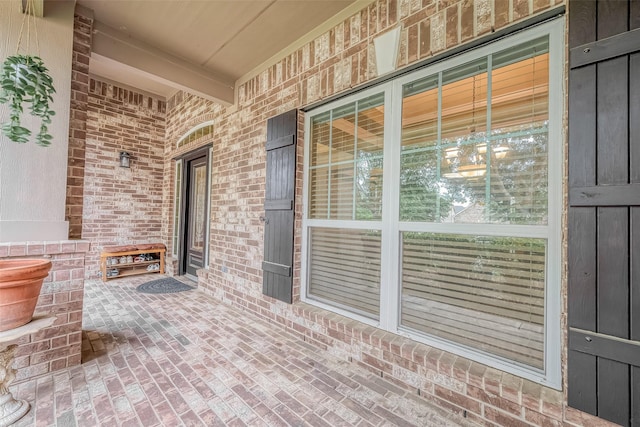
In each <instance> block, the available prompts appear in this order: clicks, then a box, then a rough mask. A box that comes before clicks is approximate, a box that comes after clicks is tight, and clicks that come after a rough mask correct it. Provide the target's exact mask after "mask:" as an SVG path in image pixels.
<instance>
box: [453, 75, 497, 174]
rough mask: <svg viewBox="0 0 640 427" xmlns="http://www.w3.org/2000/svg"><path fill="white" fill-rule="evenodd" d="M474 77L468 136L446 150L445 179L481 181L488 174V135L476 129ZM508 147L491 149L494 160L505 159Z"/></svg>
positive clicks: (474, 78)
mask: <svg viewBox="0 0 640 427" xmlns="http://www.w3.org/2000/svg"><path fill="white" fill-rule="evenodd" d="M477 76H478V75H477V74H476V75H474V76H473V81H472V85H473V89H472V105H471V124H470V125H469V126H468V128H467V135H466V136H465V137H464V138H461V139H459V140H458V141H457V143H456V146H454V147H450V148H446V149H445V150H444V161H445V164H444V165H443V166H445V170H448V171H449V172H448V173H444V174H443V176H444V177H445V178H450V179H452V178H453V179H455V178H464V179H480V178H482V177H484V176H485V175H486V173H487V142H486V134H485V133H483V132H477V129H476V78H477ZM508 150H509V148H508V147H506V146H503V145H497V146H492V147H491V153H489V154H490V155H492V158H494V159H498V160H499V159H504V158H505V157H506V155H507V151H508Z"/></svg>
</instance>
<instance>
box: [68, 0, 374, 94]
mask: <svg viewBox="0 0 640 427" xmlns="http://www.w3.org/2000/svg"><path fill="white" fill-rule="evenodd" d="M370 2H371V0H208V1H205V0H197V1H196V0H185V1H183V0H129V1H126V0H123V1H113V0H78V2H77V3H78V4H79V5H80V6H82V7H84V8H87V9H90V10H91V11H93V16H94V19H95V21H94V35H93V47H92V50H93V52H92V57H91V64H90V72H91V74H93V75H97V76H100V77H104V78H107V79H109V80H113V81H116V82H119V83H124V84H126V85H129V86H133V87H136V88H139V89H142V90H145V91H148V92H152V93H156V94H158V95H161V96H165V97H167V96H170V95H172V94H173V93H174V92H175V91H177V90H178V89H186V90H188V91H190V92H192V93H196V94H198V95H201V96H204V97H206V98H209V99H212V100H215V101H218V102H221V103H223V104H231V103H233V91H234V87H235V85H236V82H238V81H239V80H241V79H242V77H243V76H245V75H247V74H249V73H250V72H251V71H252V70H254V69H256V68H257V67H259V66H260V65H261V64H263V63H265V62H266V61H268V60H269V59H270V58H271V57H273V56H274V55H276V54H278V53H283V52H282V51H283V50H287V48H289V49H291V50H293V48H294V47H295V48H297V47H299V46H295V44H296V42H300V43H301V42H302V41H303V40H305V39H306V37H305V35H308V34H309V33H310V32H313V30H314V29H317V27H319V26H321V25H322V24H323V23H325V22H327V21H330V22H339V21H340V20H342V19H345V18H346V17H348V16H350V15H351V14H352V13H355V12H356V11H357V10H360V9H361V8H362V7H364V6H365V5H366V4H368V3H370ZM336 15H337V16H336ZM327 29H328V27H327ZM317 31H319V30H317ZM321 33H322V32H319V33H318V34H321ZM300 43H299V44H300Z"/></svg>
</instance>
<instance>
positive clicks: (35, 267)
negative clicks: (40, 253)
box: [0, 258, 51, 282]
mask: <svg viewBox="0 0 640 427" xmlns="http://www.w3.org/2000/svg"><path fill="white" fill-rule="evenodd" d="M50 269H51V260H49V259H46V258H11V259H2V260H0V282H8V281H15V280H20V279H23V278H25V277H28V278H31V279H42V278H45V277H47V275H48V274H49V270H50Z"/></svg>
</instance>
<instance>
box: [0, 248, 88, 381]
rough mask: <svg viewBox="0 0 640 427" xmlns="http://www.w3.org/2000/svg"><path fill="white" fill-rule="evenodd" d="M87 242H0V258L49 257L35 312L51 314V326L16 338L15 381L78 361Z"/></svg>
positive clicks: (68, 365) (75, 363) (80, 344)
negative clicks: (48, 266)
mask: <svg viewBox="0 0 640 427" xmlns="http://www.w3.org/2000/svg"><path fill="white" fill-rule="evenodd" d="M88 250H89V242H86V241H81V240H74V241H55V242H27V243H6V244H5V243H3V244H0V258H13V257H21V258H24V257H31V258H42V257H45V258H50V259H51V263H52V266H51V271H50V272H49V275H48V276H47V278H46V279H45V280H44V283H43V284H42V290H41V291H40V297H39V299H38V303H37V305H36V310H35V312H34V315H36V316H39V315H51V316H55V317H56V320H55V322H54V323H53V325H52V326H50V327H48V328H45V329H43V330H41V331H38V332H36V333H34V334H31V335H28V336H25V337H23V338H21V339H20V340H18V341H16V344H18V351H17V353H16V359H15V362H14V368H16V369H17V370H18V373H17V378H16V382H20V381H22V380H26V379H29V378H32V377H36V376H39V375H43V374H46V373H49V372H53V371H57V370H59V369H64V368H67V367H71V366H75V365H78V364H80V357H81V347H82V302H83V294H84V261H85V255H86V252H87V251H88Z"/></svg>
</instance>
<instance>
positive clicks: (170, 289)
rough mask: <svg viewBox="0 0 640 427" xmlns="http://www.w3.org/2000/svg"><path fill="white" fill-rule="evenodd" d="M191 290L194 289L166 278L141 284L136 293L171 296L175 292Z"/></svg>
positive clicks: (171, 278)
mask: <svg viewBox="0 0 640 427" xmlns="http://www.w3.org/2000/svg"><path fill="white" fill-rule="evenodd" d="M193 289H195V288H192V287H191V286H188V285H185V284H184V283H182V282H181V281H179V280H176V279H174V278H173V277H166V278H164V279H157V280H152V281H150V282H146V283H143V284H142V285H140V286H138V287H137V288H136V291H138V292H143V293H145V294H172V293H175V292H183V291H191V290H193Z"/></svg>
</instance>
